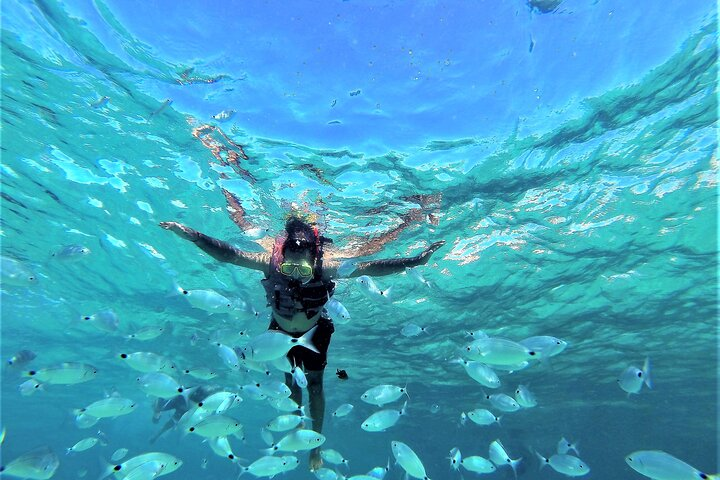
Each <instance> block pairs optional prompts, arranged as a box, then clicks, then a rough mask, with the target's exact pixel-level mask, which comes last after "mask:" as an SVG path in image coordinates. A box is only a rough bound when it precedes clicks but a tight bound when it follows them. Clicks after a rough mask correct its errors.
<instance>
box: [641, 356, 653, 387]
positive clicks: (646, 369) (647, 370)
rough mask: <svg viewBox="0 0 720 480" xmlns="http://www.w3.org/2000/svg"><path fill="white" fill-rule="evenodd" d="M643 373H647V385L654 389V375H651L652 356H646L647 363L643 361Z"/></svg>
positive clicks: (645, 380)
mask: <svg viewBox="0 0 720 480" xmlns="http://www.w3.org/2000/svg"><path fill="white" fill-rule="evenodd" d="M643 374H644V375H645V379H644V382H645V385H647V387H648V388H650V389H652V377H651V376H650V357H645V363H643Z"/></svg>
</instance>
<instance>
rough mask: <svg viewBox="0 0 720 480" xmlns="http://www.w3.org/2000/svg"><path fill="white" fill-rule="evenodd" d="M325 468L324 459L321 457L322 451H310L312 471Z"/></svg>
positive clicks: (316, 449)
mask: <svg viewBox="0 0 720 480" xmlns="http://www.w3.org/2000/svg"><path fill="white" fill-rule="evenodd" d="M322 466H323V461H322V458H321V457H320V449H319V448H314V449H312V450H310V471H311V472H314V471H315V470H319V469H321V468H322Z"/></svg>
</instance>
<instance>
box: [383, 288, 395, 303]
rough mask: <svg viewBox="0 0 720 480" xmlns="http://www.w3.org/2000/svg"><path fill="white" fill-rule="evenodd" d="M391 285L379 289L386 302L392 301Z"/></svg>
mask: <svg viewBox="0 0 720 480" xmlns="http://www.w3.org/2000/svg"><path fill="white" fill-rule="evenodd" d="M392 289H393V287H388V288H387V289H386V290H381V292H380V293H382V296H383V298H385V300H387V301H388V302H392V299H393V294H392Z"/></svg>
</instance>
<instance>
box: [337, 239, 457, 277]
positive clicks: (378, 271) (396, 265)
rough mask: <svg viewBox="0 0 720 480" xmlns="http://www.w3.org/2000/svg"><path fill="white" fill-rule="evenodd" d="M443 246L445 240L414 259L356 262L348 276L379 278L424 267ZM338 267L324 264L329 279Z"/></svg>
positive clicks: (436, 243)
mask: <svg viewBox="0 0 720 480" xmlns="http://www.w3.org/2000/svg"><path fill="white" fill-rule="evenodd" d="M443 245H445V240H440V241H439V242H435V243H433V244H432V245H430V246H429V247H427V248H426V249H425V250H423V251H422V252H421V253H420V254H419V255H415V256H414V257H406V258H387V259H381V260H369V261H367V262H358V264H357V266H356V268H355V271H354V272H352V273H351V274H350V277H359V276H361V275H369V276H371V277H381V276H383V275H391V274H393V273H400V272H402V271H404V270H405V268H408V267H410V268H412V267H417V266H418V265H425V264H426V263H427V262H428V260H430V256H431V255H432V254H433V253H435V250H437V249H438V248H440V247H442V246H443ZM339 266H340V262H338V261H334V260H331V261H328V262H327V263H326V264H325V268H326V269H327V275H328V276H329V277H334V276H336V275H337V269H338V268H339Z"/></svg>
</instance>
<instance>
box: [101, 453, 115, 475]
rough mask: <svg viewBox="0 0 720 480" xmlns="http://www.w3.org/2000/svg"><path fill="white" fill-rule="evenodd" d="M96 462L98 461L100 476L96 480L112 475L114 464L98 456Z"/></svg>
mask: <svg viewBox="0 0 720 480" xmlns="http://www.w3.org/2000/svg"><path fill="white" fill-rule="evenodd" d="M98 462H99V463H100V476H99V477H98V478H97V480H103V479H104V478H106V477H109V476H110V475H112V474H113V472H114V471H115V465H113V464H112V463H110V462H108V461H107V460H105V459H104V458H103V457H98Z"/></svg>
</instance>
